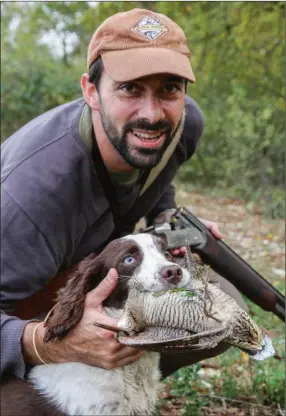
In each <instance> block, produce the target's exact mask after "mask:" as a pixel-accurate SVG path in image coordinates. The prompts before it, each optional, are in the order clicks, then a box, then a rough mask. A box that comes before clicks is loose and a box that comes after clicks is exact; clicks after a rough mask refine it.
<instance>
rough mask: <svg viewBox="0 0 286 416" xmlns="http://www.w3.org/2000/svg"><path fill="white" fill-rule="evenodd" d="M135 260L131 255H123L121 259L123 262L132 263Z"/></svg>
mask: <svg viewBox="0 0 286 416" xmlns="http://www.w3.org/2000/svg"><path fill="white" fill-rule="evenodd" d="M135 261H136V260H135V258H134V257H133V256H127V257H125V259H124V260H123V263H124V264H132V263H134V262H135Z"/></svg>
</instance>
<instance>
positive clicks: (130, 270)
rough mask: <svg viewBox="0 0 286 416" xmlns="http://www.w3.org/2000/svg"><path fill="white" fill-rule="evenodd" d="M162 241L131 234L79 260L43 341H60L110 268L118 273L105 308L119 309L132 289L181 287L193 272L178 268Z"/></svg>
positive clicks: (49, 322) (190, 269) (150, 289)
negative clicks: (86, 298) (99, 251)
mask: <svg viewBox="0 0 286 416" xmlns="http://www.w3.org/2000/svg"><path fill="white" fill-rule="evenodd" d="M166 248H167V247H166V245H165V242H164V240H163V239H161V238H159V237H155V236H152V235H150V234H135V235H129V236H126V237H122V238H119V239H116V240H113V241H112V242H111V243H109V244H108V245H107V246H106V247H105V249H104V250H103V251H102V252H101V253H100V254H99V255H98V256H96V255H94V254H91V255H90V256H88V257H87V258H86V259H84V260H83V261H81V262H80V263H79V265H78V267H77V268H76V270H75V271H74V272H73V274H72V275H71V276H70V278H69V279H68V283H67V285H66V286H65V287H64V288H63V289H61V290H60V291H59V294H58V299H57V304H56V306H55V307H54V309H53V312H52V314H51V315H50V317H49V318H48V319H47V322H46V324H47V331H46V336H45V340H46V341H50V340H55V339H60V338H62V337H63V336H64V335H65V334H66V333H67V332H68V331H69V330H70V329H72V328H73V327H74V326H75V325H76V324H77V323H78V321H79V320H80V319H81V317H82V314H83V309H84V300H85V296H86V294H87V293H88V292H89V291H90V290H92V289H94V288H95V287H96V286H97V285H98V283H99V282H100V281H101V280H102V279H103V278H104V277H105V276H106V275H107V273H108V271H109V270H110V269H111V268H115V269H116V270H117V271H118V274H119V280H118V284H117V286H116V288H115V289H114V291H113V293H112V294H111V295H110V296H109V297H108V298H107V299H106V300H105V302H104V305H105V306H112V307H115V308H123V306H124V303H125V301H126V299H127V296H128V292H129V290H130V289H132V288H136V289H137V290H140V291H147V292H158V291H163V290H168V289H172V288H180V287H185V286H187V285H188V284H189V282H190V279H191V278H192V277H193V273H194V271H195V269H194V268H193V269H192V268H190V267H188V269H187V268H185V267H182V266H181V265H179V264H178V263H176V262H175V261H174V260H175V259H173V258H172V256H171V254H170V253H169V252H168V251H167V250H166Z"/></svg>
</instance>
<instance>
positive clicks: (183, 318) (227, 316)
mask: <svg viewBox="0 0 286 416" xmlns="http://www.w3.org/2000/svg"><path fill="white" fill-rule="evenodd" d="M207 269H208V267H204V266H203V267H200V268H199V269H198V272H197V275H196V278H194V279H192V280H191V282H190V283H189V284H188V286H187V287H184V288H174V289H169V290H166V291H162V292H146V291H140V290H138V289H136V288H132V289H131V290H130V292H129V295H128V298H127V301H126V304H125V307H124V310H123V315H122V316H121V318H120V319H119V321H118V322H117V326H116V327H115V328H114V327H113V330H114V331H115V332H116V338H117V340H118V341H119V342H120V343H121V344H124V345H128V346H132V347H135V348H136V347H137V348H141V349H145V350H151V351H157V352H166V351H168V352H178V351H182V352H185V351H195V350H196V351H197V350H201V349H209V348H214V347H215V346H216V345H217V344H219V343H220V342H224V343H226V344H229V345H231V346H234V347H236V348H239V349H240V350H242V351H243V352H245V353H247V354H248V355H249V356H250V357H251V358H252V359H254V360H259V361H261V360H264V359H266V358H268V357H271V356H273V355H274V354H275V350H274V348H273V345H272V341H271V339H270V337H269V336H268V335H267V334H266V333H264V331H263V330H262V329H260V328H259V326H258V325H257V324H256V323H255V321H254V320H253V319H252V318H251V317H250V316H249V314H248V313H247V312H246V311H245V310H243V309H242V308H241V307H240V306H239V305H238V304H237V302H236V301H235V300H234V299H233V298H232V297H231V296H229V295H228V294H226V293H225V292H223V291H222V290H221V289H220V288H219V286H218V284H216V283H214V282H211V283H210V282H208V280H207V278H206V274H207ZM198 276H199V278H198ZM99 326H100V325H99ZM106 329H108V328H106Z"/></svg>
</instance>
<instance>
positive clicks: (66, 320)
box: [44, 254, 102, 342]
mask: <svg viewBox="0 0 286 416" xmlns="http://www.w3.org/2000/svg"><path fill="white" fill-rule="evenodd" d="M101 266H102V264H101V261H100V256H96V254H91V255H89V256H88V257H86V258H85V259H84V260H82V261H81V262H80V263H79V264H78V267H77V268H76V270H75V271H74V272H73V273H72V274H71V276H70V278H69V279H68V283H67V284H66V286H65V287H64V288H62V289H60V290H59V292H58V297H57V303H56V304H55V306H54V308H53V309H52V310H51V312H50V314H49V315H48V316H47V318H46V321H45V324H44V325H45V326H46V332H45V336H44V342H49V341H59V340H61V339H62V338H63V337H65V336H66V335H67V333H68V332H69V331H70V330H71V329H72V328H74V327H75V326H76V324H77V323H78V322H79V321H80V320H81V318H82V315H83V310H84V303H85V296H86V294H87V293H88V292H89V291H90V290H92V289H93V288H94V287H95V286H97V284H98V283H99V282H100V281H101V279H102V276H101V270H102V267H101Z"/></svg>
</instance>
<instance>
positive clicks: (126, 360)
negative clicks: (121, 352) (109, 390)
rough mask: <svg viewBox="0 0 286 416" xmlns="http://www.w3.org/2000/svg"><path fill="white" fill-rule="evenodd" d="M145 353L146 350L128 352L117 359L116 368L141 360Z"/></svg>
mask: <svg viewBox="0 0 286 416" xmlns="http://www.w3.org/2000/svg"><path fill="white" fill-rule="evenodd" d="M143 355H144V351H138V352H136V353H135V354H131V355H130V354H128V355H125V356H123V357H122V358H120V359H119V360H118V361H116V363H115V365H114V368H119V367H124V366H125V365H128V364H132V363H134V362H135V361H137V360H139V358H141V357H142V356H143Z"/></svg>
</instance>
